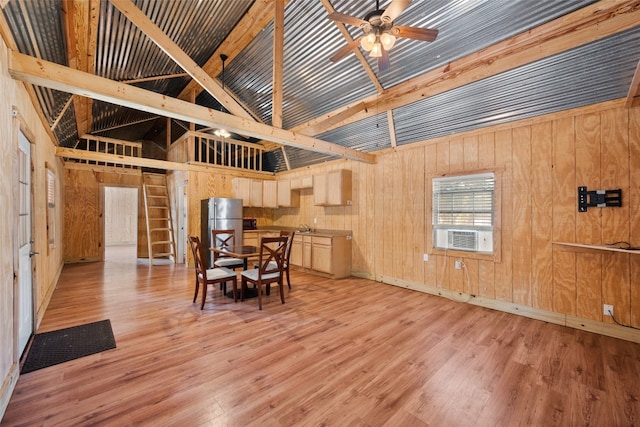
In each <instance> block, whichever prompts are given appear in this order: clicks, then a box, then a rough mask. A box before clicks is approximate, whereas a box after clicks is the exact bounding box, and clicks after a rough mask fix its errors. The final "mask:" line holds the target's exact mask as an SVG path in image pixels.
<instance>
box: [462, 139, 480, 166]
mask: <svg viewBox="0 0 640 427" xmlns="http://www.w3.org/2000/svg"><path fill="white" fill-rule="evenodd" d="M463 141H464V160H463V163H464V170H468V171H469V170H476V169H479V168H480V166H479V165H480V158H479V151H478V150H479V143H478V136H477V135H474V136H469V137H466V138H464V139H463Z"/></svg>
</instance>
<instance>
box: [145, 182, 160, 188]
mask: <svg viewBox="0 0 640 427" xmlns="http://www.w3.org/2000/svg"><path fill="white" fill-rule="evenodd" d="M144 185H146V186H147V187H153V188H165V186H164V185H161V184H149V183H145V184H144Z"/></svg>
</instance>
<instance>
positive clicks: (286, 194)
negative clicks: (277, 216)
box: [278, 179, 300, 208]
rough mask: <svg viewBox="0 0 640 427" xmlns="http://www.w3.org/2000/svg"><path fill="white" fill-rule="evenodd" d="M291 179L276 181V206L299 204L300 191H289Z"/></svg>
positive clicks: (297, 205) (294, 206) (283, 206)
mask: <svg viewBox="0 0 640 427" xmlns="http://www.w3.org/2000/svg"><path fill="white" fill-rule="evenodd" d="M291 190H292V189H291V181H290V180H288V179H283V180H281V181H278V206H280V207H282V208H297V207H299V206H300V192H298V191H291Z"/></svg>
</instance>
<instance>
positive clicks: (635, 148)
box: [623, 107, 640, 328]
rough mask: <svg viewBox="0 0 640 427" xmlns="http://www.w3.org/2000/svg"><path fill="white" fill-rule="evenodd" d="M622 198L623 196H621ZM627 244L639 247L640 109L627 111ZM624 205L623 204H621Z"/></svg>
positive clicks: (638, 272)
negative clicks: (628, 211)
mask: <svg viewBox="0 0 640 427" xmlns="http://www.w3.org/2000/svg"><path fill="white" fill-rule="evenodd" d="M623 197H624V196H623ZM627 200H628V203H626V206H628V207H629V208H630V210H631V212H630V214H629V215H630V216H629V243H631V244H632V245H633V246H640V209H638V206H640V107H636V108H632V109H630V110H629V196H628V197H627ZM623 203H624V202H623ZM629 261H630V277H631V283H630V285H631V326H633V327H635V328H638V327H640V256H638V255H635V256H631V257H630V260H629Z"/></svg>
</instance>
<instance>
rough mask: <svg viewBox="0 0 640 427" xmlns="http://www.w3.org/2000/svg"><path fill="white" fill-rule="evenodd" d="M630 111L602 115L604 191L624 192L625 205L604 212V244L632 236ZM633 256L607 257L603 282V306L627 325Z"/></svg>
mask: <svg viewBox="0 0 640 427" xmlns="http://www.w3.org/2000/svg"><path fill="white" fill-rule="evenodd" d="M628 111H629V110H627V109H625V108H617V109H613V110H608V111H604V112H602V113H601V115H600V120H601V125H602V154H601V160H602V163H601V176H602V186H603V188H602V189H604V190H607V189H615V188H621V189H622V205H623V207H622V208H615V207H613V208H612V207H609V208H601V210H602V233H603V234H602V235H603V240H604V242H603V243H612V242H617V241H628V240H629V235H630V234H629V233H630V228H629V220H630V217H629V209H628V208H626V204H625V196H624V195H625V194H629V188H630V186H629V174H630V170H629V159H630V152H629V140H628V138H629V132H628V129H629V117H628ZM627 200H628V198H627ZM629 256H630V255H628V254H607V255H605V256H604V258H605V259H604V265H603V270H604V275H603V278H602V291H603V292H602V294H603V299H604V301H603V302H604V303H605V304H614V314H615V316H616V319H618V321H619V322H621V323H624V324H629V322H630V319H631V312H630V310H631V304H630V298H631V287H630V277H629V271H630V270H629V269H630V261H629ZM636 256H637V255H636ZM609 269H613V270H609ZM605 321H610V318H608V317H605Z"/></svg>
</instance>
